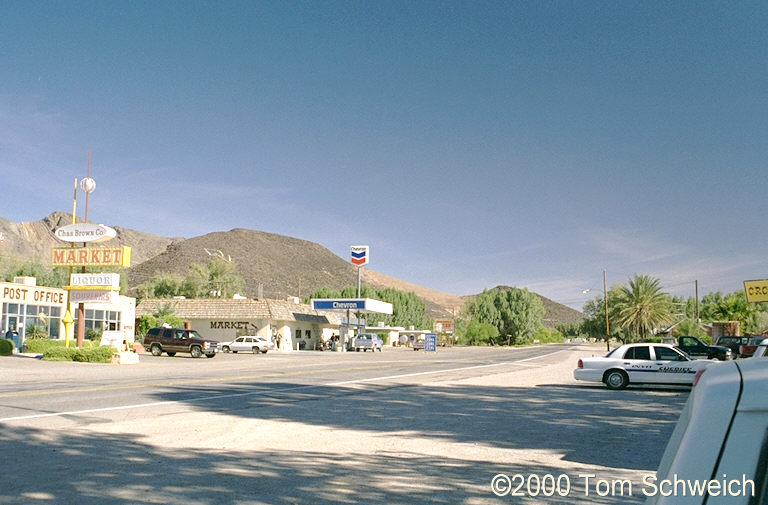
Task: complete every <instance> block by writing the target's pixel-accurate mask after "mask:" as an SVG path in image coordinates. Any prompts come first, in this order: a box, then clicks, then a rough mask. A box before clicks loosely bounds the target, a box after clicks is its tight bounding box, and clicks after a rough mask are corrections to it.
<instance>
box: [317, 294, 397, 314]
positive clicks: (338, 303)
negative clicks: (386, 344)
mask: <svg viewBox="0 0 768 505" xmlns="http://www.w3.org/2000/svg"><path fill="white" fill-rule="evenodd" d="M310 302H311V303H312V310H354V311H355V312H375V313H377V314H392V304H391V303H388V302H382V301H381V300H373V299H371V298H313V299H312V300H310Z"/></svg>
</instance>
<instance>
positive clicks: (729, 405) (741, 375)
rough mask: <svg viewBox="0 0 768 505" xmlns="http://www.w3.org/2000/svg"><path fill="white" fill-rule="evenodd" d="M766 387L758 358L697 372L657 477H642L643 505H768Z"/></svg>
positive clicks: (766, 374) (767, 372)
mask: <svg viewBox="0 0 768 505" xmlns="http://www.w3.org/2000/svg"><path fill="white" fill-rule="evenodd" d="M766 384H768V360H763V359H749V360H738V361H729V362H726V363H718V364H715V365H713V366H710V367H708V368H707V369H706V370H705V371H704V372H703V373H702V374H701V377H700V379H699V381H698V383H697V384H696V386H695V387H694V388H693V389H692V391H691V395H690V396H689V397H688V401H687V403H686V404H685V407H684V408H683V412H682V413H681V415H680V418H679V420H678V422H677V426H676V427H675V429H674V431H673V432H672V436H671V437H670V439H669V443H668V444H667V448H666V450H665V451H664V455H663V456H662V458H661V462H660V463H659V468H658V470H657V472H656V475H655V476H654V475H652V474H651V475H649V476H646V477H645V478H644V484H645V486H644V488H643V491H642V492H643V493H645V495H646V496H648V499H647V500H646V502H645V503H646V505H704V504H705V503H706V504H708V505H714V504H728V505H766V504H768V435H767V434H768V395H766V394H765V385H766ZM676 483H677V484H676ZM709 483H711V484H712V486H711V487H710V486H709ZM697 489H698V491H696V490H697ZM684 491H685V492H684ZM708 491H709V492H708Z"/></svg>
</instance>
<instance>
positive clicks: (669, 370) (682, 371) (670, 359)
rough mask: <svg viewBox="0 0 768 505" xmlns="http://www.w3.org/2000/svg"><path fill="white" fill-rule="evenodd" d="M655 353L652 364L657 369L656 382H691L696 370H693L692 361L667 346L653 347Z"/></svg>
mask: <svg viewBox="0 0 768 505" xmlns="http://www.w3.org/2000/svg"><path fill="white" fill-rule="evenodd" d="M653 350H654V353H655V355H656V356H655V360H654V364H655V366H656V369H657V371H658V373H657V374H655V375H656V376H657V377H658V380H657V382H662V383H665V384H691V383H692V382H693V376H694V375H696V372H695V371H694V370H693V363H694V362H693V361H690V360H689V359H688V358H686V357H685V356H683V355H682V354H681V353H679V352H677V351H676V350H675V349H670V348H669V347H660V346H654V347H653Z"/></svg>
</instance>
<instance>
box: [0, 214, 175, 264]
mask: <svg viewBox="0 0 768 505" xmlns="http://www.w3.org/2000/svg"><path fill="white" fill-rule="evenodd" d="M68 224H72V214H67V213H66V212H54V213H52V214H50V215H49V216H47V217H45V218H43V219H41V220H40V221H25V222H21V223H14V222H11V221H8V220H7V219H3V218H0V232H2V233H3V235H4V237H5V240H4V241H3V242H2V243H1V244H0V255H2V256H10V257H17V258H24V259H32V258H38V259H39V260H40V262H41V263H43V264H45V265H48V264H50V262H51V248H52V247H65V246H67V245H69V243H68V242H62V241H61V240H59V239H57V238H56V235H54V232H55V231H56V229H57V228H60V227H62V226H65V225H68ZM107 226H110V227H112V228H114V229H115V231H117V237H115V238H114V239H112V240H110V241H109V242H107V243H106V244H105V245H110V246H117V245H127V246H130V247H131V259H132V261H133V263H134V264H138V263H141V262H143V261H146V260H148V259H150V258H152V257H153V256H156V255H157V254H159V253H161V252H162V251H164V250H165V248H166V247H168V245H170V244H172V243H174V242H176V241H178V240H180V239H173V238H167V237H161V236H160V235H153V234H151V233H144V232H140V231H135V230H128V229H126V228H123V227H121V226H113V225H109V224H108V225H107Z"/></svg>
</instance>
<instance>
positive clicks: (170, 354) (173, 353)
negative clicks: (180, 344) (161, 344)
mask: <svg viewBox="0 0 768 505" xmlns="http://www.w3.org/2000/svg"><path fill="white" fill-rule="evenodd" d="M165 354H167V355H168V356H170V357H174V356H176V353H175V352H167V351H166V353H165Z"/></svg>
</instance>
